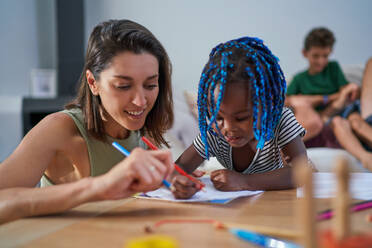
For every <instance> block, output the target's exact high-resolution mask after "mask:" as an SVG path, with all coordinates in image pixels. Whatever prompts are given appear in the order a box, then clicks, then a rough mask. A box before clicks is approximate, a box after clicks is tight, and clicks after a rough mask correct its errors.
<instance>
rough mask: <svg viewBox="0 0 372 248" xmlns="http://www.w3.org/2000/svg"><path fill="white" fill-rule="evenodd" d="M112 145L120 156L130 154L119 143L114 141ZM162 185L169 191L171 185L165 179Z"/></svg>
mask: <svg viewBox="0 0 372 248" xmlns="http://www.w3.org/2000/svg"><path fill="white" fill-rule="evenodd" d="M112 145H113V147H115V148H116V149H117V150H118V151H119V152H121V153H122V154H124V155H125V156H126V157H128V156H129V154H130V152H129V151H128V150H127V149H125V148H124V147H123V146H121V145H120V144H119V143H117V142H116V141H114V142H112ZM163 184H164V185H165V186H166V187H167V188H168V189H169V188H170V186H171V184H170V183H169V182H168V181H167V180H165V179H163Z"/></svg>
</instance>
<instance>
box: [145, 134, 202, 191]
mask: <svg viewBox="0 0 372 248" xmlns="http://www.w3.org/2000/svg"><path fill="white" fill-rule="evenodd" d="M142 140H143V142H145V143H146V145H147V146H148V147H150V149H151V150H158V148H157V147H156V146H155V145H154V144H152V143H151V141H150V140H149V139H147V138H146V137H144V136H143V137H142ZM174 168H175V169H176V171H178V173H180V174H181V175H183V176H185V177H187V178H188V179H190V180H191V181H193V182H194V183H196V184H197V185H198V186H199V189H202V188H203V187H205V184H204V183H202V182H200V181H199V180H197V179H195V178H193V177H192V176H190V175H189V174H187V173H186V172H185V171H184V170H183V169H182V168H181V167H179V166H178V165H177V164H174Z"/></svg>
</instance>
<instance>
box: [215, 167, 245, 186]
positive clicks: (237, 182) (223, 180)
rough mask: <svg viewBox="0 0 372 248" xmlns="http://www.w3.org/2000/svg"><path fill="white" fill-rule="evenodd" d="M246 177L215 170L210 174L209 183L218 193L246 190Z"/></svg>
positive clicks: (236, 173) (231, 172) (233, 172)
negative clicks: (210, 182)
mask: <svg viewBox="0 0 372 248" xmlns="http://www.w3.org/2000/svg"><path fill="white" fill-rule="evenodd" d="M246 177H247V175H243V174H241V173H238V172H235V171H231V170H226V169H222V170H215V171H212V173H211V181H212V183H213V185H214V187H215V188H216V189H218V190H220V191H239V190H247V189H248V188H247V185H246Z"/></svg>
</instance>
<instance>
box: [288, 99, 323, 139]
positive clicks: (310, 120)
mask: <svg viewBox="0 0 372 248" xmlns="http://www.w3.org/2000/svg"><path fill="white" fill-rule="evenodd" d="M294 112H295V117H296V119H297V121H298V122H299V123H300V124H301V125H302V126H303V127H304V128H305V129H306V135H305V136H304V138H303V140H304V141H307V140H309V139H311V138H314V137H315V136H317V135H318V134H319V133H320V132H321V131H322V128H323V121H322V119H321V118H320V115H319V114H318V113H317V112H316V111H315V110H314V109H313V108H312V107H311V106H310V105H301V106H295V107H294Z"/></svg>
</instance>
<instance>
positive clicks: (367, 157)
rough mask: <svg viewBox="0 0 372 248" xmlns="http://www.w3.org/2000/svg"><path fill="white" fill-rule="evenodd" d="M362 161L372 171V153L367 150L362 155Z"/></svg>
mask: <svg viewBox="0 0 372 248" xmlns="http://www.w3.org/2000/svg"><path fill="white" fill-rule="evenodd" d="M360 162H361V163H362V165H363V167H364V168H366V169H368V170H370V171H372V153H371V152H367V153H365V154H364V155H362V156H361V158H360Z"/></svg>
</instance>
